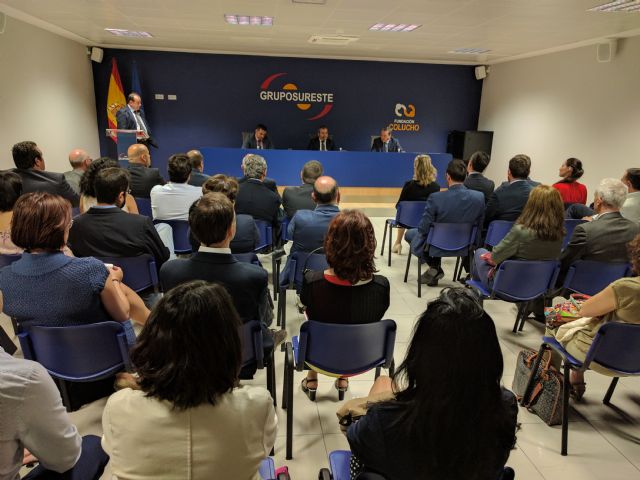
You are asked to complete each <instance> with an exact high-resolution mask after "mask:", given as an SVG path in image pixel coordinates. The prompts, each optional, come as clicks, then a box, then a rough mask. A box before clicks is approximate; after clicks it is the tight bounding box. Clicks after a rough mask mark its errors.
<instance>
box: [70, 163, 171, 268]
mask: <svg viewBox="0 0 640 480" xmlns="http://www.w3.org/2000/svg"><path fill="white" fill-rule="evenodd" d="M93 185H94V189H95V193H96V197H97V204H96V205H95V206H94V207H91V208H90V209H89V210H88V211H87V213H86V214H85V215H80V216H79V217H77V218H76V219H75V221H74V223H73V225H72V226H71V230H70V231H69V245H70V247H71V250H72V251H73V254H74V255H75V256H76V257H137V256H138V255H143V254H145V253H148V254H150V255H152V256H153V258H154V259H155V261H156V267H157V268H158V269H160V267H161V266H162V264H163V263H164V262H166V261H167V260H168V259H169V250H168V249H167V247H165V246H164V243H162V240H161V239H160V237H159V236H158V232H157V231H156V229H155V227H154V226H153V222H152V221H151V219H150V218H149V217H145V216H144V215H128V214H126V213H125V212H124V211H122V210H121V208H122V206H123V205H124V204H125V203H126V198H127V191H128V190H129V173H128V172H127V171H126V170H124V169H122V168H120V167H111V168H105V169H103V170H100V171H99V172H98V174H97V175H96V177H95V180H94V183H93Z"/></svg>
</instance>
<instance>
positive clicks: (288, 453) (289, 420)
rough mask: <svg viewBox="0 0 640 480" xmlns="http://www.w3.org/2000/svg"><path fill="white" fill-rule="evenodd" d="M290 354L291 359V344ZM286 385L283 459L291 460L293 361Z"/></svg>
mask: <svg viewBox="0 0 640 480" xmlns="http://www.w3.org/2000/svg"><path fill="white" fill-rule="evenodd" d="M289 353H290V354H291V358H292V359H293V347H292V346H291V344H289V345H288V346H287V354H289ZM288 370H289V372H288V377H289V378H288V383H289V386H288V388H287V451H286V455H285V458H286V459H287V460H291V459H292V458H293V360H292V361H291V363H290V365H289V368H288Z"/></svg>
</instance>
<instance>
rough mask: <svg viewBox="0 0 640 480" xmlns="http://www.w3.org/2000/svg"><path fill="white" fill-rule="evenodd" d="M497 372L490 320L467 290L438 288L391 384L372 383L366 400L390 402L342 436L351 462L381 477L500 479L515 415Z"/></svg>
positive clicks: (498, 365) (373, 407)
mask: <svg viewBox="0 0 640 480" xmlns="http://www.w3.org/2000/svg"><path fill="white" fill-rule="evenodd" d="M469 359H473V360H469ZM502 372H503V360H502V352H501V351H500V344H499V343H498V336H497V335H496V328H495V326H494V323H493V320H492V319H491V317H490V316H489V315H488V314H487V313H486V312H485V311H484V310H483V309H482V305H480V303H479V302H478V301H477V300H476V298H475V297H474V296H473V293H472V292H471V291H469V290H465V289H462V288H456V289H445V290H443V291H442V292H441V293H440V296H439V297H438V298H437V299H436V300H434V301H432V302H430V303H429V304H428V306H427V309H426V311H425V312H424V313H423V314H422V315H421V316H420V318H419V319H418V323H417V325H416V327H415V329H414V333H413V338H412V339H411V343H410V344H409V349H408V350H407V355H406V357H405V359H404V361H403V362H402V365H401V366H400V368H399V369H398V370H396V372H395V375H394V376H393V380H390V379H389V378H388V377H379V378H378V380H376V383H375V384H374V387H373V389H372V396H378V398H383V397H385V396H386V397H387V398H388V397H389V396H395V398H393V399H392V400H388V401H382V402H378V403H372V404H370V405H369V408H368V411H367V414H366V415H365V416H363V417H362V418H361V419H360V420H359V421H358V422H356V423H355V424H353V425H352V426H351V427H350V428H349V430H348V431H347V440H348V441H349V445H350V447H351V451H352V452H353V455H354V457H355V459H357V462H356V463H359V464H360V465H361V467H360V468H362V467H363V468H364V471H373V472H376V473H378V474H381V475H383V476H384V478H385V479H387V480H406V479H409V478H412V479H417V478H443V479H444V478H448V479H486V480H492V479H497V478H501V476H502V475H501V474H502V470H503V468H504V465H505V463H506V462H507V459H508V458H509V453H510V451H511V449H512V448H513V447H514V445H515V441H516V437H515V433H516V429H517V415H518V405H517V402H516V399H515V397H514V395H513V393H511V392H510V391H508V390H505V389H503V388H501V387H500V384H501V381H502V380H501V379H502ZM470 395H471V396H473V408H465V406H466V402H468V399H469V396H470ZM461 443H462V444H463V445H464V447H461ZM352 465H353V463H352ZM356 470H359V469H358V468H356ZM358 474H359V471H354V472H353V473H352V475H358ZM352 478H355V477H354V476H352Z"/></svg>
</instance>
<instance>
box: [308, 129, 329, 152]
mask: <svg viewBox="0 0 640 480" xmlns="http://www.w3.org/2000/svg"><path fill="white" fill-rule="evenodd" d="M307 150H319V151H321V152H326V151H329V150H336V146H335V144H334V143H333V140H331V139H330V138H329V129H328V128H327V127H326V125H321V126H320V127H318V135H317V136H315V137H313V138H312V139H311V140H310V141H309V145H308V146H307Z"/></svg>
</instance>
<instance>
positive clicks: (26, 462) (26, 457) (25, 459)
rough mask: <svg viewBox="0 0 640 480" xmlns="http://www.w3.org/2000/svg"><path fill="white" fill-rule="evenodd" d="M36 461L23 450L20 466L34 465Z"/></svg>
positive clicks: (30, 454)
mask: <svg viewBox="0 0 640 480" xmlns="http://www.w3.org/2000/svg"><path fill="white" fill-rule="evenodd" d="M37 461H38V459H37V458H36V457H35V456H34V455H33V453H31V452H30V451H29V450H27V449H26V448H25V449H24V456H23V458H22V465H29V464H30V463H36V462H37Z"/></svg>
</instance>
